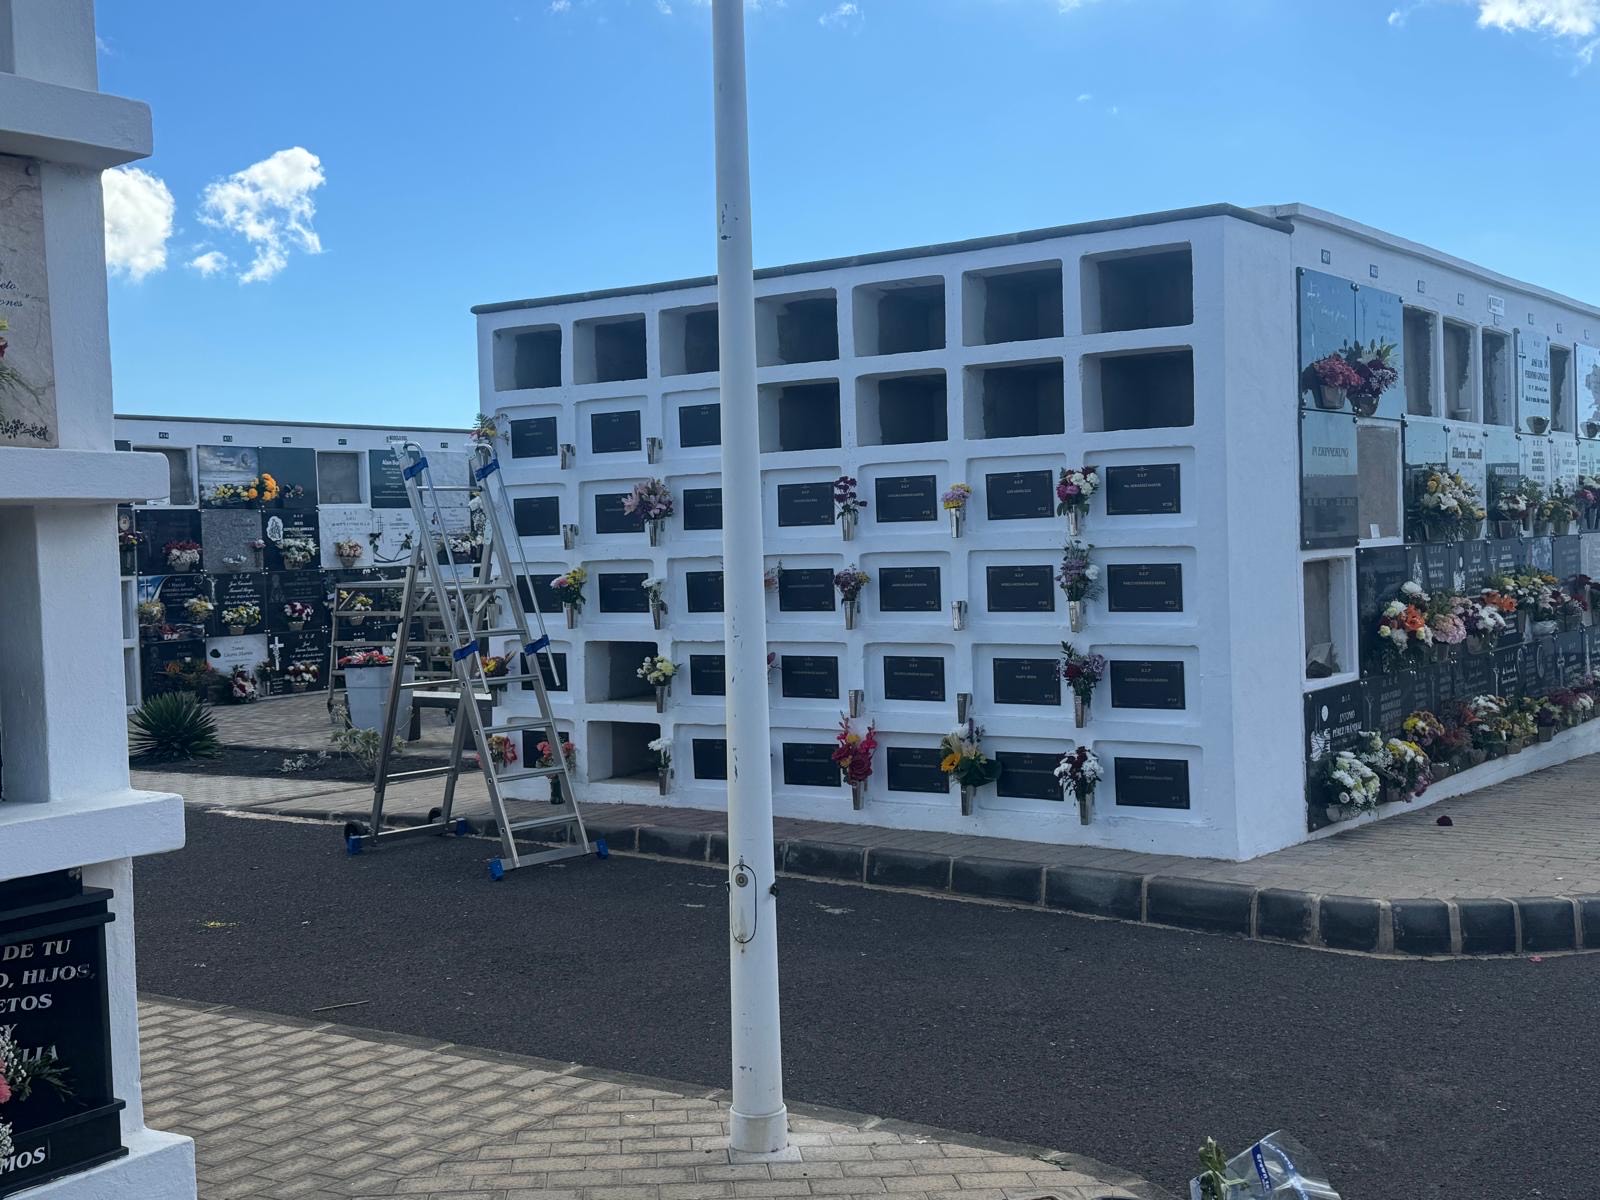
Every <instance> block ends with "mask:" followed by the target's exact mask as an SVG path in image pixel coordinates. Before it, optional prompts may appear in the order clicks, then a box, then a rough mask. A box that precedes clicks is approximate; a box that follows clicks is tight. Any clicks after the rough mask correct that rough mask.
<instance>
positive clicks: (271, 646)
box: [267, 634, 283, 671]
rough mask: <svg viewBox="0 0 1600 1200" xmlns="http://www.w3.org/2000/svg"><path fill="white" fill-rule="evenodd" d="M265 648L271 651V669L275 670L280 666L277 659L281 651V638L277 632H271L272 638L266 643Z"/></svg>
mask: <svg viewBox="0 0 1600 1200" xmlns="http://www.w3.org/2000/svg"><path fill="white" fill-rule="evenodd" d="M267 649H268V650H271V651H272V669H273V670H274V671H276V670H278V669H279V668H280V667H281V666H282V663H281V662H280V661H279V655H280V654H281V653H282V651H283V639H282V638H281V637H279V636H278V635H277V634H273V635H272V640H271V641H270V642H268V643H267Z"/></svg>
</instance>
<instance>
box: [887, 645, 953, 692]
mask: <svg viewBox="0 0 1600 1200" xmlns="http://www.w3.org/2000/svg"><path fill="white" fill-rule="evenodd" d="M883 697H884V699H885V700H917V701H942V700H944V698H945V691H944V659H943V658H940V657H938V656H937V655H898V654H886V655H884V659H883Z"/></svg>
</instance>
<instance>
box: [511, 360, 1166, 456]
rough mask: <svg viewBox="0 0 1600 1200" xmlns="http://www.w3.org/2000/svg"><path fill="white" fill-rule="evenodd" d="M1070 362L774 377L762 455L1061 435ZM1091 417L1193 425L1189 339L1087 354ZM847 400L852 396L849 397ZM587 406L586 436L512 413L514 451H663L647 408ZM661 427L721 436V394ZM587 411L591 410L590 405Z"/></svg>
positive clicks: (690, 445) (762, 401) (762, 416)
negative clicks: (953, 375)
mask: <svg viewBox="0 0 1600 1200" xmlns="http://www.w3.org/2000/svg"><path fill="white" fill-rule="evenodd" d="M1064 371H1065V367H1064V363H1063V360H1061V359H1059V358H1052V359H1044V360H1040V361H1037V362H1021V363H1004V364H995V365H990V366H978V367H969V368H966V369H965V370H964V371H963V372H962V385H961V390H960V394H959V396H958V397H952V396H951V392H950V380H949V376H948V375H947V373H946V372H945V371H943V370H927V371H907V372H903V373H897V374H885V375H867V376H862V377H861V378H859V379H857V380H856V381H855V383H854V386H853V393H854V394H853V396H848V397H847V396H846V395H845V394H844V393H843V392H842V390H841V387H840V383H839V381H838V380H837V379H817V380H805V381H796V382H788V383H768V384H762V385H761V386H760V387H758V388H757V392H756V394H757V405H758V411H759V424H760V446H761V451H762V453H763V454H777V453H787V452H794V451H804V450H830V449H838V448H840V447H842V446H843V445H844V444H845V436H844V435H845V431H846V430H847V429H849V430H850V433H851V442H852V444H854V445H858V446H906V445H914V444H918V443H932V442H947V441H950V440H952V436H953V437H954V440H958V441H959V440H968V441H974V440H983V439H998V438H1026V437H1055V436H1059V435H1061V434H1062V433H1064V432H1065V431H1066V387H1065V374H1064ZM1082 371H1083V392H1082V396H1083V412H1082V417H1083V420H1082V427H1083V429H1084V430H1085V432H1088V433H1114V432H1117V431H1119V430H1127V429H1174V428H1186V427H1189V426H1192V425H1193V424H1194V353H1193V351H1192V350H1191V349H1189V348H1188V347H1180V348H1176V349H1162V350H1150V351H1128V352H1121V353H1116V354H1097V355H1087V356H1085V357H1084V358H1083V359H1082ZM847 401H851V402H849V403H847ZM640 403H641V407H638V408H618V407H616V405H615V402H610V401H608V402H607V403H606V406H605V408H604V410H598V409H596V410H592V411H589V412H588V413H587V414H580V417H579V433H580V435H581V437H582V440H580V441H578V442H575V443H567V444H566V446H565V448H564V447H563V443H562V442H561V440H560V432H559V425H558V418H557V417H555V416H554V415H551V416H542V417H527V418H514V419H512V420H510V422H509V429H508V436H509V441H510V447H511V456H512V457H513V458H517V459H523V458H529V459H531V458H556V457H560V458H561V459H562V461H563V465H571V463H572V462H573V461H575V460H576V459H577V458H579V457H582V456H588V455H607V454H638V453H641V452H643V453H645V454H646V456H647V457H648V458H649V459H650V461H652V462H654V461H656V460H657V459H658V458H659V457H660V455H661V453H662V451H663V449H665V448H666V445H667V443H666V439H665V438H663V437H661V436H659V435H654V434H652V433H651V432H649V431H648V430H647V429H646V418H645V414H644V410H643V407H642V401H641V402H640ZM667 407H668V409H669V410H675V417H676V419H675V420H669V421H668V423H667V425H668V428H667V429H666V430H664V431H663V432H664V433H668V434H671V435H675V436H674V438H673V440H672V442H671V448H672V449H673V450H694V449H715V448H717V447H719V446H721V444H722V408H721V405H720V403H718V402H716V401H709V400H705V399H703V394H702V393H689V394H686V395H685V396H684V397H682V398H677V397H672V396H669V397H668V398H667ZM584 415H586V416H587V421H584V420H583V416H584Z"/></svg>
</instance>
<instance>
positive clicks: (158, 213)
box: [100, 167, 177, 282]
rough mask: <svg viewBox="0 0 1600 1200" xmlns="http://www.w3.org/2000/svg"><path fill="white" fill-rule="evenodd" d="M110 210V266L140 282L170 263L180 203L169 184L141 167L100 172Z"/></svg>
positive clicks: (108, 242) (106, 207)
mask: <svg viewBox="0 0 1600 1200" xmlns="http://www.w3.org/2000/svg"><path fill="white" fill-rule="evenodd" d="M100 187H101V190H102V191H103V192H104V195H105V210H106V266H107V268H109V269H110V270H111V272H112V273H113V274H122V275H126V276H127V277H128V278H129V279H132V280H134V281H135V282H137V281H138V280H141V279H143V278H144V277H145V276H146V275H149V274H150V273H151V272H153V271H161V270H164V269H165V268H166V265H167V239H168V238H170V237H171V236H172V214H173V212H174V210H175V209H176V207H177V206H176V205H175V204H174V203H173V200H172V193H171V192H170V191H168V190H167V185H166V184H164V183H162V182H161V180H160V179H158V178H157V177H156V176H154V175H152V174H150V172H148V171H141V170H139V168H138V167H115V168H113V169H112V170H109V171H107V172H105V173H104V174H103V175H101V176H100Z"/></svg>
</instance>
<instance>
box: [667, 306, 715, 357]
mask: <svg viewBox="0 0 1600 1200" xmlns="http://www.w3.org/2000/svg"><path fill="white" fill-rule="evenodd" d="M717 354H718V342H717V306H716V305H715V304H708V305H706V306H705V307H703V308H673V309H668V310H667V311H666V312H664V313H662V314H661V373H662V374H663V375H698V374H700V373H702V372H704V371H715V370H717V369H718V362H717Z"/></svg>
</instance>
